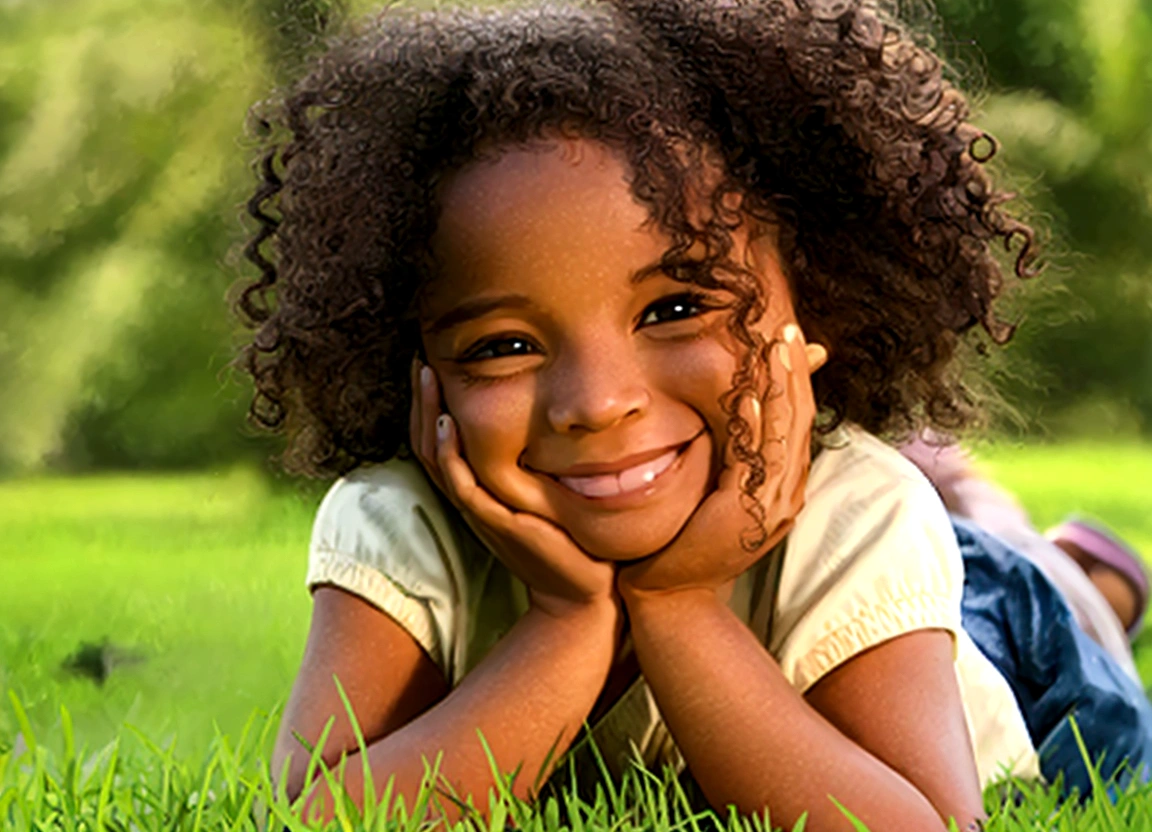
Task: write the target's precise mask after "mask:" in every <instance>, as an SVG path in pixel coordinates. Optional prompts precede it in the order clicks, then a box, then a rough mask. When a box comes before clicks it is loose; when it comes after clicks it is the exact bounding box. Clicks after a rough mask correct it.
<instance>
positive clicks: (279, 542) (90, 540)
mask: <svg viewBox="0 0 1152 832" xmlns="http://www.w3.org/2000/svg"><path fill="white" fill-rule="evenodd" d="M978 456H979V459H980V460H981V462H982V464H983V465H985V466H986V467H987V469H988V470H989V471H990V472H992V473H993V474H994V475H995V477H996V478H997V479H998V480H1000V481H1001V482H1002V483H1004V484H1005V485H1007V486H1008V487H1010V488H1011V489H1012V490H1014V491H1015V492H1016V493H1017V494H1018V495H1019V496H1020V498H1021V499H1022V501H1023V502H1024V504H1025V506H1026V507H1027V508H1028V509H1029V511H1030V512H1031V513H1032V516H1033V517H1034V518H1035V520H1036V522H1037V524H1038V525H1040V526H1041V527H1044V526H1046V525H1048V524H1050V523H1054V522H1056V521H1058V520H1059V519H1061V518H1062V517H1063V516H1065V515H1066V514H1068V513H1070V512H1074V511H1075V512H1080V513H1082V514H1085V515H1088V516H1092V517H1096V518H1098V519H1100V520H1103V521H1105V522H1107V523H1109V524H1110V525H1112V526H1113V527H1114V528H1116V529H1117V530H1118V531H1119V532H1121V533H1122V534H1123V535H1125V536H1126V537H1128V539H1130V540H1131V541H1132V542H1133V543H1135V544H1136V545H1137V546H1138V547H1140V548H1141V549H1142V551H1143V552H1144V553H1145V554H1146V555H1148V554H1152V446H1150V445H1144V446H1139V445H1114V446H1108V445H1065V446H1057V447H1043V448H1040V447H1027V446H1020V447H1010V446H989V447H986V448H982V449H980V451H979V452H978ZM320 496H321V493H320V492H319V491H318V490H316V489H315V488H312V489H310V490H304V489H296V490H293V488H291V487H289V486H283V487H281V488H279V489H274V488H271V487H269V486H268V484H267V483H266V482H265V481H264V480H262V479H260V478H259V477H258V476H256V475H254V474H252V473H251V472H248V471H245V470H234V471H230V472H225V473H220V474H191V475H140V476H135V475H122V476H100V477H91V478H67V479H37V480H17V481H11V482H6V483H0V694H2V693H4V692H5V691H11V692H12V693H14V694H15V696H16V698H17V699H18V700H19V702H21V703H22V705H23V708H24V709H25V710H26V711H27V717H28V724H29V726H30V727H31V728H32V730H33V732H34V734H35V735H36V736H37V737H39V739H40V741H41V743H43V744H45V745H46V746H48V747H49V748H50V749H53V753H56V754H63V753H64V751H65V745H66V744H67V736H66V735H67V734H68V731H67V730H66V729H67V726H66V724H65V720H64V718H63V717H62V716H61V706H62V705H63V706H66V708H67V710H68V712H69V714H70V719H71V722H72V723H74V735H75V743H76V745H77V746H86V747H87V748H88V749H96V748H100V747H102V746H104V745H105V744H106V743H108V742H109V741H111V740H112V739H113V738H115V737H117V736H120V735H122V734H123V728H122V726H123V725H124V723H126V722H127V723H130V724H131V725H133V726H135V727H136V728H138V729H139V730H140V732H141V733H142V734H143V735H144V736H145V737H147V738H149V739H150V740H151V741H152V742H154V743H156V744H157V745H158V746H160V747H166V746H168V745H169V743H171V742H172V741H173V740H174V741H175V748H174V751H173V754H174V756H175V758H178V759H183V760H193V761H198V760H201V759H206V758H207V757H206V755H207V753H208V751H209V748H210V746H211V745H212V743H213V741H214V737H215V736H216V735H217V729H218V732H219V733H220V734H223V735H227V736H229V737H231V738H232V739H233V741H235V738H236V737H237V736H238V735H239V734H240V732H241V729H242V727H243V726H244V724H245V722H246V721H247V720H248V718H249V717H250V716H251V715H252V713H253V712H254V711H256V710H258V709H262V710H264V711H268V710H269V709H272V708H273V707H274V706H276V705H277V704H278V703H279V702H280V701H282V699H283V698H284V697H285V696H286V694H287V691H288V688H289V686H290V684H291V680H292V677H293V675H294V673H295V670H296V666H297V663H298V661H299V657H300V654H301V651H302V648H303V643H304V636H305V633H306V629H307V624H308V615H309V599H308V596H307V593H306V592H305V590H304V588H303V583H302V582H303V575H304V568H305V558H306V552H307V543H308V535H309V527H310V523H311V516H312V513H313V511H314V510H315V506H316V505H317V503H318V502H319V498H320ZM104 641H107V642H108V643H109V644H110V645H111V646H112V647H113V648H115V651H116V654H117V655H118V656H119V657H120V663H119V664H114V665H113V666H112V667H111V672H110V674H109V675H108V677H107V679H106V680H105V681H104V682H103V683H98V682H97V681H95V680H94V679H93V678H92V677H90V676H83V675H77V674H76V673H74V672H72V671H69V670H68V669H66V665H68V664H69V662H70V659H71V660H73V661H74V660H75V659H76V657H77V655H78V653H79V652H80V651H81V649H82V648H83V646H84V645H86V644H87V645H99V644H101V643H102V642H104ZM1137 660H1138V664H1139V666H1140V668H1141V671H1142V673H1143V675H1144V679H1145V682H1146V683H1148V682H1150V681H1152V640H1150V641H1147V642H1142V643H1141V644H1139V645H1138V656H1137ZM18 730H19V728H18V720H17V712H16V709H15V708H13V707H10V704H9V703H8V702H7V701H0V825H3V823H4V821H3V807H4V798H3V797H2V795H3V787H4V773H3V772H4V765H5V759H6V758H5V756H4V754H3V753H2V752H3V750H4V749H6V748H9V747H10V746H11V745H12V742H13V741H14V737H15V735H16V733H17V731H18ZM266 741H267V738H266V739H265V743H266ZM257 750H260V749H257ZM216 751H217V752H219V748H217V749H216ZM1150 822H1152V821H1150ZM1004 828H1017V827H1004ZM1020 828H1024V827H1020ZM1068 828H1077V829H1079V828H1085V829H1087V828H1090V827H1088V826H1084V827H1079V826H1077V827H1068ZM1092 828H1095V827H1092ZM1100 828H1109V827H1108V826H1102V827H1100ZM1117 828H1131V827H1129V826H1122V827H1117Z"/></svg>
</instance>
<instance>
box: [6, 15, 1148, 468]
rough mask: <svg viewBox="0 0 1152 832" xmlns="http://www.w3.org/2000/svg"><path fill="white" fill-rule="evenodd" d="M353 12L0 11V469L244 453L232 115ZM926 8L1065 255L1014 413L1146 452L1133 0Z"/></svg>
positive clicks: (245, 182) (1143, 95)
mask: <svg viewBox="0 0 1152 832" xmlns="http://www.w3.org/2000/svg"><path fill="white" fill-rule="evenodd" d="M906 2H908V3H910V4H911V3H912V2H913V0H906ZM371 5H373V4H372V3H371V2H370V0H240V1H239V2H236V0H231V2H230V0H185V2H179V3H178V2H175V0H54V2H51V3H46V2H37V1H36V0H3V2H0V470H4V469H8V470H24V469H32V468H36V467H38V466H42V465H44V464H54V465H57V466H61V467H70V468H77V467H91V466H117V467H133V466H172V465H195V464H202V463H205V462H212V461H223V460H227V459H231V458H234V457H235V456H236V455H238V454H242V453H248V452H251V451H250V450H246V449H251V448H252V447H253V446H252V443H251V441H250V440H249V439H248V438H247V437H246V436H245V433H246V431H245V429H244V419H243V413H244V410H245V407H246V403H247V396H246V393H245V391H244V389H243V388H242V387H241V386H240V385H238V384H236V383H234V382H230V381H229V380H228V379H227V377H226V375H225V372H224V371H225V368H226V366H227V363H228V361H229V360H230V358H231V352H232V339H233V336H234V332H235V327H234V324H233V323H232V321H231V319H230V318H229V316H228V315H227V313H226V311H225V307H224V294H225V291H226V289H227V287H228V285H229V284H230V283H231V281H232V279H233V275H234V273H233V271H232V269H231V267H229V266H226V265H225V263H224V261H225V255H226V252H227V251H228V249H229V247H230V245H231V244H233V243H235V242H236V241H238V240H239V239H242V237H243V230H242V226H241V223H240V222H239V220H238V216H239V213H240V212H239V209H238V206H239V205H240V203H242V201H243V200H244V198H245V196H246V194H247V192H248V190H249V189H250V187H251V183H252V181H253V180H252V177H251V174H250V173H249V171H248V169H247V163H248V157H249V155H250V154H249V151H248V149H247V148H246V147H245V142H244V140H243V139H242V136H243V135H244V133H243V122H244V114H245V112H246V110H247V108H248V106H249V105H250V104H251V103H252V102H253V101H255V100H257V99H258V98H260V97H262V96H264V95H266V94H267V93H268V91H269V90H270V89H271V87H272V86H273V84H275V83H279V82H282V81H283V80H285V79H287V78H289V77H291V75H292V74H293V72H294V71H295V69H296V68H297V67H298V66H299V64H300V59H301V58H302V57H303V56H304V55H306V54H307V53H308V52H309V51H311V50H312V49H314V48H315V47H316V46H317V45H318V44H319V42H320V39H321V36H322V34H323V32H324V31H325V30H326V28H328V27H330V26H331V25H332V23H333V22H334V21H337V20H339V19H340V18H341V17H342V16H343V15H345V14H347V13H349V12H351V13H358V12H360V11H363V10H365V9H367V8H368V7H370V6H371ZM936 8H937V12H938V14H939V18H940V24H941V29H942V32H943V35H942V37H941V40H940V42H941V44H942V45H943V48H944V49H945V50H946V51H949V52H951V53H953V54H954V56H955V57H957V58H958V61H959V63H960V64H961V65H962V66H967V67H968V70H967V74H968V75H969V76H976V80H977V81H981V80H984V79H985V78H986V80H987V82H988V90H989V92H988V94H987V96H986V97H985V98H984V99H983V101H982V102H981V106H980V108H979V109H980V110H981V120H982V123H983V124H985V125H986V126H987V127H988V128H989V130H990V131H991V132H992V133H993V134H994V135H996V136H997V137H999V139H1000V140H1001V141H1002V144H1003V148H1004V151H1003V154H1002V157H1001V158H1002V160H1003V162H1002V164H1007V165H1008V166H1009V170H1008V173H1009V175H1010V176H1011V177H1013V178H1015V179H1016V180H1017V181H1018V182H1019V183H1020V184H1021V187H1022V189H1023V190H1024V191H1025V193H1026V194H1027V195H1028V196H1029V199H1030V200H1031V203H1032V205H1033V206H1034V207H1035V209H1036V210H1037V211H1038V212H1039V213H1041V214H1043V215H1045V216H1046V217H1047V218H1048V220H1049V221H1050V224H1051V226H1052V228H1053V230H1054V232H1055V234H1056V235H1057V238H1058V239H1059V240H1060V241H1062V242H1061V245H1060V246H1057V247H1056V248H1065V249H1067V250H1069V251H1071V252H1076V253H1077V254H1075V255H1069V256H1066V257H1063V258H1062V266H1061V268H1060V269H1056V270H1054V271H1055V272H1056V273H1055V274H1053V275H1050V276H1049V277H1047V278H1045V279H1044V282H1045V283H1053V282H1059V281H1060V280H1061V279H1062V280H1063V282H1064V284H1065V287H1066V289H1065V291H1064V292H1063V293H1062V294H1055V295H1050V296H1047V297H1044V296H1041V298H1040V299H1039V301H1038V302H1033V303H1032V304H1031V305H1030V306H1028V307H1027V308H1026V310H1025V312H1026V317H1025V318H1024V320H1023V325H1022V326H1021V328H1020V331H1019V334H1018V336H1017V338H1016V340H1015V341H1014V342H1013V343H1012V345H1011V346H1010V347H1009V350H1008V354H1009V356H1010V357H1013V358H1019V360H1020V361H1019V363H1020V366H1022V367H1025V368H1026V369H1025V370H1023V371H1019V372H1017V374H1016V375H1017V378H1016V379H1015V381H1012V382H1010V383H1009V385H1008V387H1007V390H1006V392H1007V393H1008V395H1009V398H1010V399H1011V400H1013V401H1014V402H1016V403H1017V404H1018V405H1019V406H1020V407H1021V408H1022V409H1023V410H1024V411H1025V413H1027V414H1029V415H1030V416H1032V417H1034V418H1036V419H1039V420H1040V423H1041V424H1043V425H1047V426H1048V427H1049V428H1051V429H1057V430H1059V429H1065V428H1068V427H1072V428H1077V429H1082V428H1083V427H1084V426H1085V425H1088V426H1089V427H1092V426H1096V427H1097V428H1099V427H1100V426H1101V425H1104V426H1111V427H1112V428H1115V427H1117V426H1119V427H1127V428H1131V429H1143V430H1144V431H1150V430H1152V119H1150V118H1149V117H1148V113H1150V112H1152V0H1108V2H1107V3H1097V2H1093V0H937V3H936ZM968 42H974V43H975V44H977V45H976V46H971V47H969V46H967V45H965V44H967V43H968ZM1053 278H1055V280H1054V279H1053ZM1052 324H1055V325H1052ZM1085 414H1087V416H1085ZM256 452H257V453H260V454H266V453H267V446H260V447H259V448H258V450H257V451H256Z"/></svg>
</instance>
